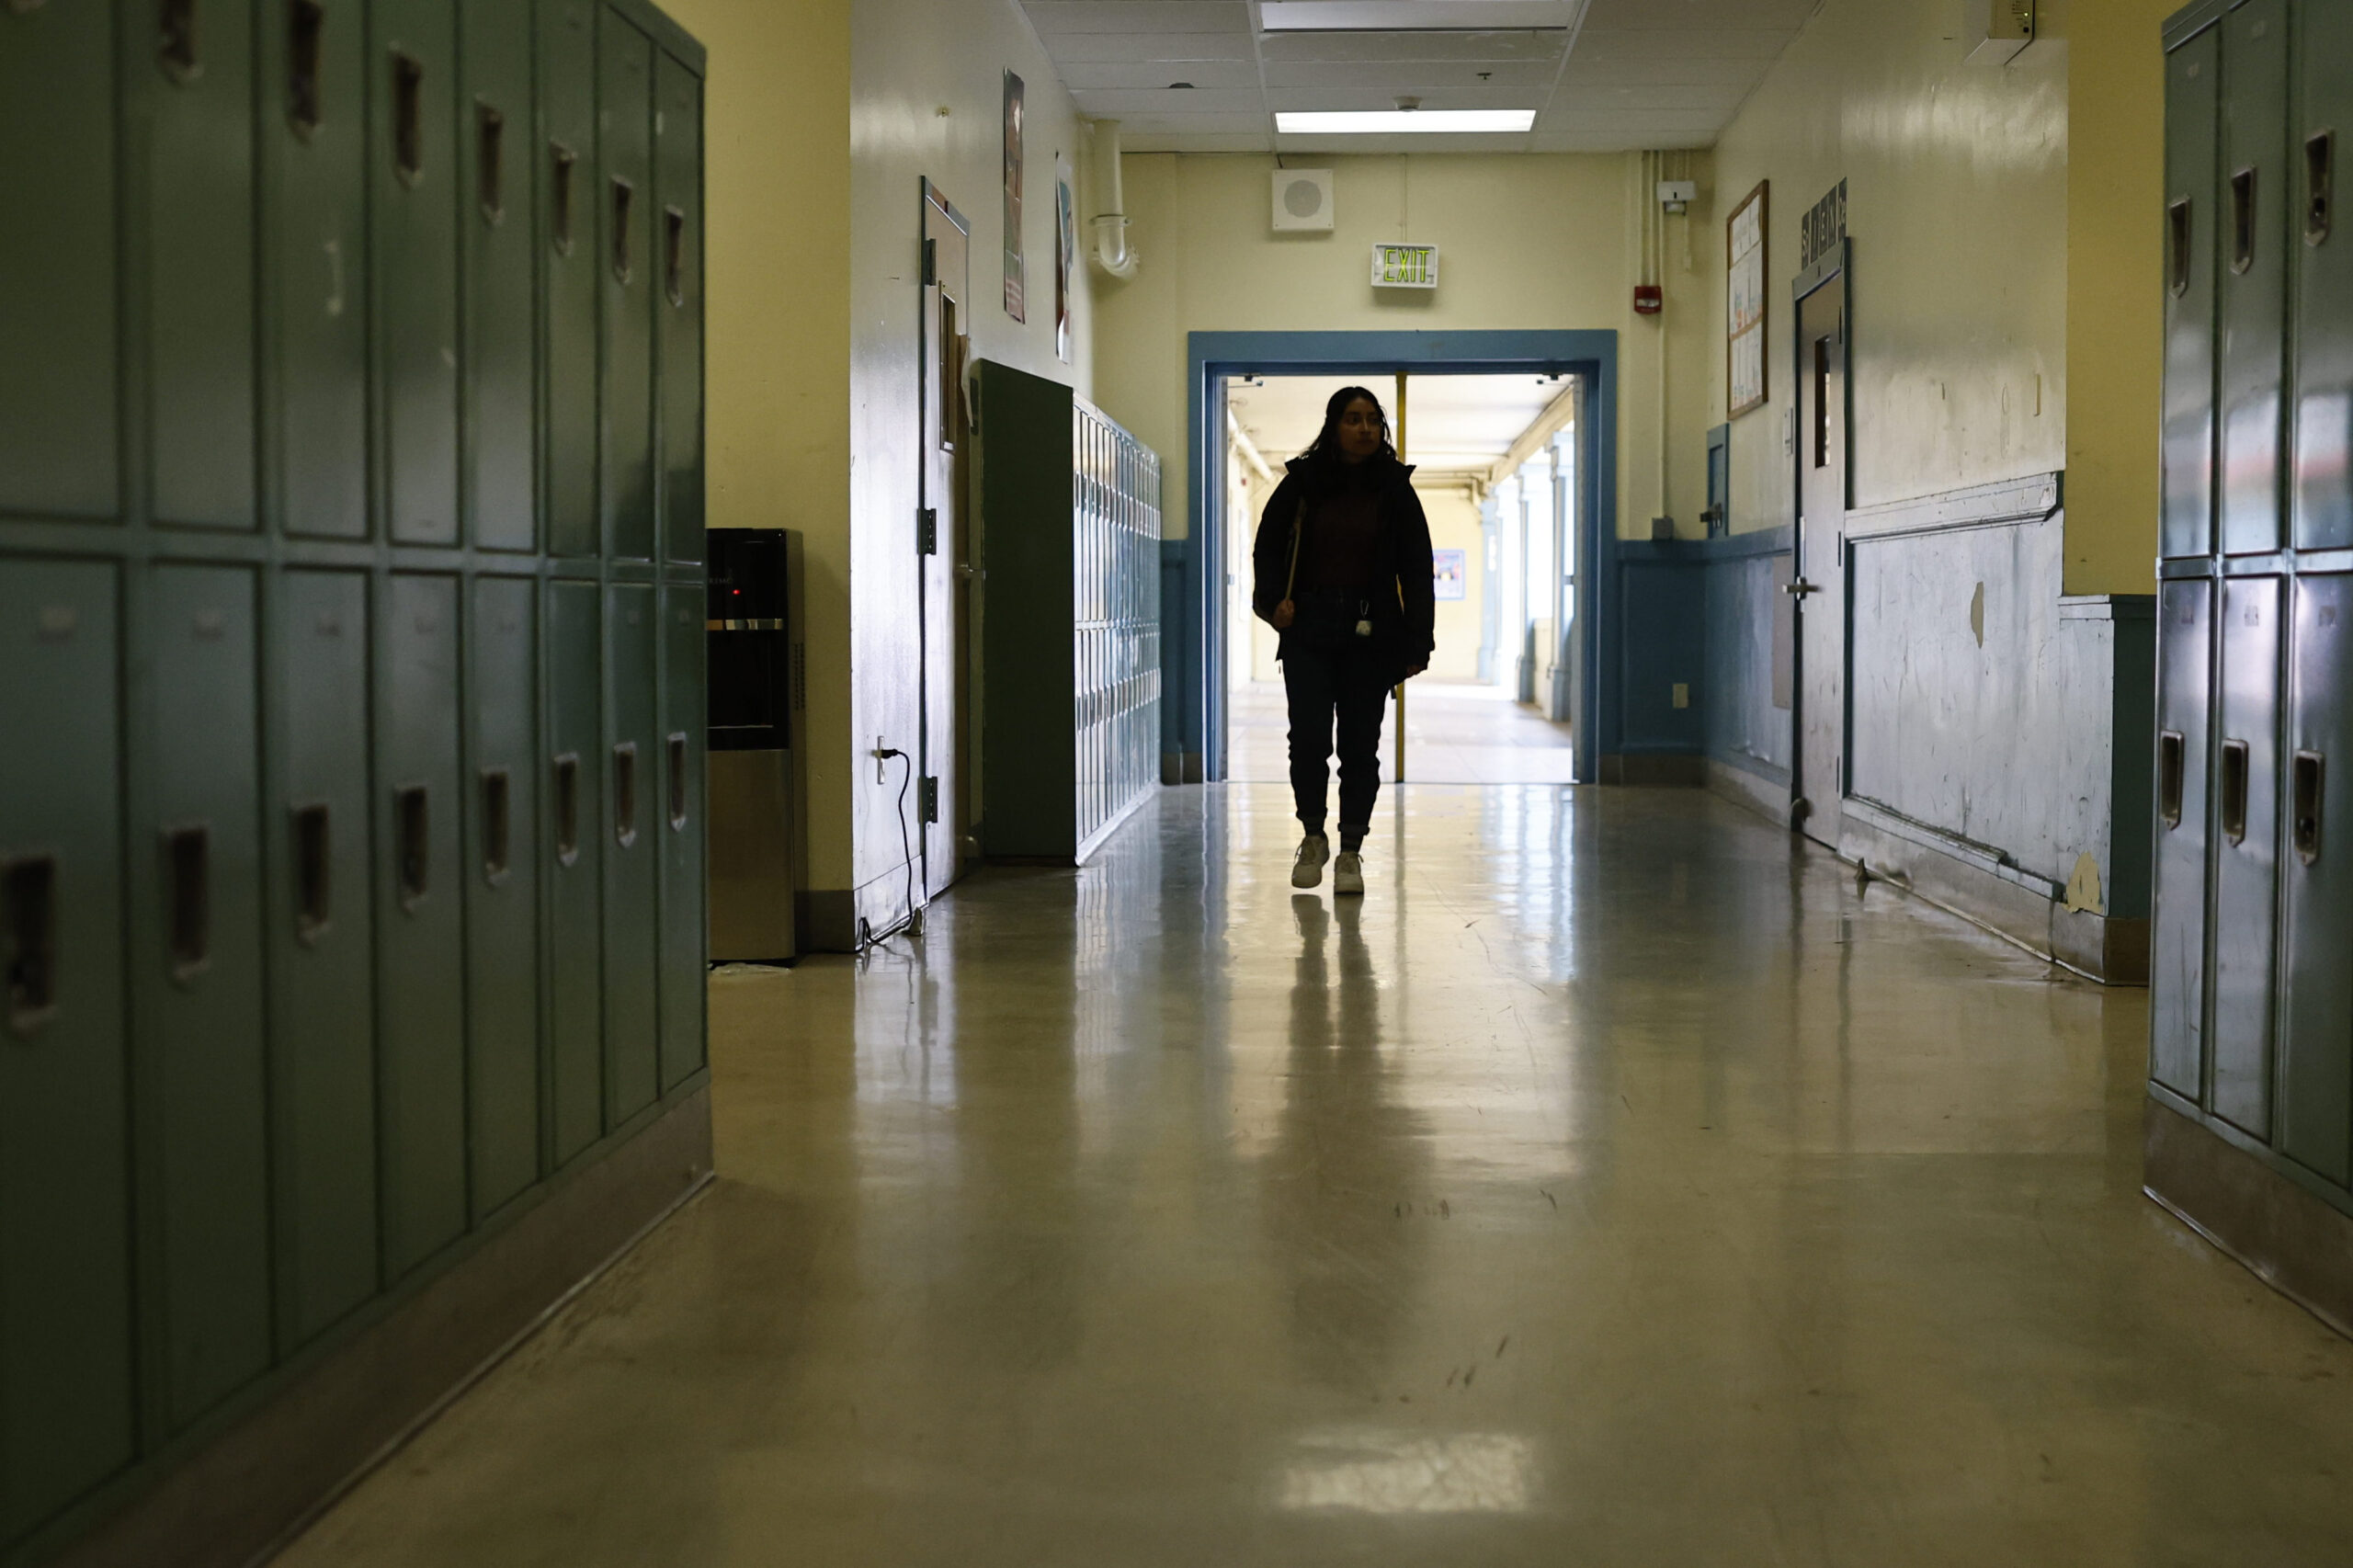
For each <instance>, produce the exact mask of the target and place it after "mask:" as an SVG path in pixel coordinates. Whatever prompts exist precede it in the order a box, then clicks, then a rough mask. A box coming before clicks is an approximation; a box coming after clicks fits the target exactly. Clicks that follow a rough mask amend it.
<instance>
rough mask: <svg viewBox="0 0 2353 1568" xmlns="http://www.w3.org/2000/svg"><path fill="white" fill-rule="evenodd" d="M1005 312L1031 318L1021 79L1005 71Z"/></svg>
mask: <svg viewBox="0 0 2353 1568" xmlns="http://www.w3.org/2000/svg"><path fill="white" fill-rule="evenodd" d="M1005 313H1006V314H1007V315H1009V316H1011V317H1012V318H1013V319H1014V320H1015V321H1017V322H1026V321H1028V320H1029V276H1028V268H1027V265H1026V264H1025V263H1024V262H1023V260H1022V256H1021V78H1020V77H1018V76H1017V75H1015V74H1013V73H1012V72H1010V71H1008V72H1006V74H1005Z"/></svg>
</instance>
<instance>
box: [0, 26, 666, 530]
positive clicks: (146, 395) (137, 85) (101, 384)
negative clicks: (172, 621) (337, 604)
mask: <svg viewBox="0 0 2353 1568" xmlns="http://www.w3.org/2000/svg"><path fill="white" fill-rule="evenodd" d="M683 40H684V35H683V34H679V33H677V32H676V28H674V27H671V26H670V25H669V24H667V23H666V22H665V21H664V20H663V18H661V17H659V16H658V15H656V14H654V13H652V12H651V11H649V10H647V9H645V8H643V7H641V6H627V7H625V8H623V7H617V6H609V5H601V4H597V3H595V0H469V3H466V4H462V5H460V3H459V0H267V3H266V0H201V3H200V4H199V0H137V3H129V0H123V3H112V0H52V3H51V4H47V5H36V6H23V5H13V6H0V152H5V153H6V164H5V167H6V171H7V190H8V200H9V205H10V209H11V210H12V211H13V212H14V213H15V214H16V216H15V217H14V219H12V220H11V221H10V222H6V223H5V224H0V280H5V281H6V289H5V290H0V348H5V350H6V358H7V359H8V360H9V362H10V363H11V364H12V365H14V366H19V367H27V368H32V367H37V368H38V369H37V371H36V372H35V373H27V374H12V375H10V376H8V377H6V378H5V379H0V516H16V517H38V518H43V519H55V520H62V521H72V520H82V519H89V520H113V519H118V518H121V517H134V518H137V519H140V520H142V521H152V522H153V523H155V524H158V525H161V526H164V527H167V528H202V529H213V530H233V531H255V530H261V529H265V528H267V529H268V530H271V531H275V532H278V533H280V534H282V535H284V536H286V537H289V538H302V539H321V540H365V539H387V540H391V541H392V542H394V543H396V544H403V545H417V546H452V545H459V544H466V545H471V546H472V547H475V548H478V549H481V550H484V551H512V552H517V553H525V554H528V553H531V552H535V551H541V550H545V551H549V552H551V553H553V554H556V555H560V556H564V557H568V558H586V557H594V556H597V555H608V556H611V557H613V558H616V559H623V560H654V559H665V560H668V561H671V562H699V561H700V560H701V559H702V512H703V495H702V448H703V420H702V397H703V390H702V309H703V273H702V167H701V160H702V151H701V137H702V112H701V93H702V86H701V80H700V76H699V68H698V66H697V65H696V64H695V63H692V62H695V61H699V51H695V50H692V49H691V48H690V47H688V45H687V44H686V43H685V42H684V41H683ZM126 437H128V439H126ZM132 454H135V455H132Z"/></svg>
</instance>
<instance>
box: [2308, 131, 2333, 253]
mask: <svg viewBox="0 0 2353 1568" xmlns="http://www.w3.org/2000/svg"><path fill="white" fill-rule="evenodd" d="M2335 165H2336V131H2314V132H2313V134H2312V135H2310V136H2307V137H2306V138H2304V244H2308V245H2316V244H2324V243H2325V242H2326V240H2327V239H2328V227H2329V221H2330V219H2331V218H2332V217H2333V216H2335V214H2334V213H2333V212H2332V211H2331V209H2332V208H2333V207H2334V206H2335V205H2336V167H2335Z"/></svg>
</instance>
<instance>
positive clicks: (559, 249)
mask: <svg viewBox="0 0 2353 1568" xmlns="http://www.w3.org/2000/svg"><path fill="white" fill-rule="evenodd" d="M579 161H580V157H579V154H578V153H574V151H573V150H572V149H571V148H569V147H567V146H565V145H564V144H563V142H549V143H548V239H549V241H550V243H551V244H553V245H554V246H555V253H556V255H558V256H570V255H571V254H572V169H573V165H575V164H577V163H578V162H579Z"/></svg>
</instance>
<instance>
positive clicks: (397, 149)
mask: <svg viewBox="0 0 2353 1568" xmlns="http://www.w3.org/2000/svg"><path fill="white" fill-rule="evenodd" d="M392 168H393V170H394V171H395V172H396V173H397V174H399V176H401V183H402V184H403V185H410V186H413V185H415V183H416V182H417V181H418V180H420V179H423V178H424V177H425V62H423V61H421V60H419V59H417V58H416V57H415V55H413V54H404V53H403V52H402V51H399V50H394V51H392Z"/></svg>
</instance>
